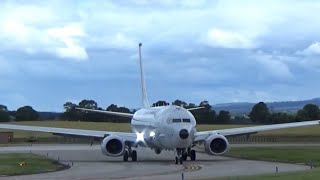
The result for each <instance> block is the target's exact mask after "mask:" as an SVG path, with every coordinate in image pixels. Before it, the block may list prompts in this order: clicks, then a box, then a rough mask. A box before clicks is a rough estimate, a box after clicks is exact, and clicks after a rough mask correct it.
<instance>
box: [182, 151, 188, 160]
mask: <svg viewBox="0 0 320 180" xmlns="http://www.w3.org/2000/svg"><path fill="white" fill-rule="evenodd" d="M182 157H183V160H184V161H186V160H187V158H188V154H187V153H186V152H185V153H183V154H182Z"/></svg>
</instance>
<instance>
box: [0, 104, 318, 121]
mask: <svg viewBox="0 0 320 180" xmlns="http://www.w3.org/2000/svg"><path fill="white" fill-rule="evenodd" d="M170 104H172V105H176V106H181V107H184V108H186V109H189V108H195V107H204V108H202V109H198V110H194V111H191V113H192V114H193V115H194V116H195V118H196V120H197V123H198V124H231V123H232V124H241V123H246V124H250V123H255V124H278V123H289V122H299V121H309V120H316V119H320V110H319V107H318V106H317V105H315V104H307V105H305V106H304V107H303V109H301V110H299V111H297V113H290V114H288V113H285V112H271V111H270V110H269V108H268V106H267V105H266V104H265V103H264V102H259V103H257V104H255V105H254V106H253V108H252V110H251V112H250V113H249V114H248V115H245V114H244V115H242V116H235V117H231V114H230V112H228V111H224V110H221V111H219V112H218V113H217V112H216V111H215V110H213V109H212V106H211V105H210V104H209V102H208V101H202V102H200V103H199V104H198V105H196V104H194V103H187V102H185V101H182V100H175V101H173V102H172V103H168V102H166V101H163V100H160V101H157V102H155V103H153V104H152V106H166V105H170ZM75 107H81V108H88V109H96V110H107V111H113V112H124V113H134V112H135V111H136V110H135V109H133V110H130V109H128V108H126V107H123V106H117V105H115V104H111V105H109V106H108V107H106V108H105V109H103V108H101V107H99V106H98V103H97V102H95V101H94V100H86V99H84V100H82V101H80V102H79V103H78V104H74V103H72V102H66V103H64V105H63V108H64V110H65V111H64V112H63V113H50V112H46V113H44V114H43V113H42V114H41V112H40V113H39V112H37V111H36V110H34V109H33V108H32V107H31V106H23V107H20V108H18V109H17V110H16V111H8V109H7V107H6V106H5V105H1V104H0V122H8V121H12V120H15V121H34V120H53V119H59V120H67V121H95V122H123V123H127V122H130V119H129V118H125V117H118V116H112V115H107V114H101V113H86V112H83V111H79V110H76V109H75ZM39 114H40V115H39ZM40 116H41V117H40Z"/></svg>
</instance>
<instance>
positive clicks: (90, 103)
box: [79, 99, 98, 109]
mask: <svg viewBox="0 0 320 180" xmlns="http://www.w3.org/2000/svg"><path fill="white" fill-rule="evenodd" d="M79 107H81V108H86V109H98V103H96V102H95V101H94V100H86V99H84V100H82V101H81V102H79Z"/></svg>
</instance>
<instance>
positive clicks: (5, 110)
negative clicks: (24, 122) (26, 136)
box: [0, 104, 10, 122]
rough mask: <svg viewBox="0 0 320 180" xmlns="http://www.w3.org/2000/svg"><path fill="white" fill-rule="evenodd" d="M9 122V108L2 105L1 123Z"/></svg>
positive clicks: (0, 106) (0, 110) (0, 112)
mask: <svg viewBox="0 0 320 180" xmlns="http://www.w3.org/2000/svg"><path fill="white" fill-rule="evenodd" d="M8 121H10V115H9V112H8V108H7V106H5V105H2V104H0V122H8Z"/></svg>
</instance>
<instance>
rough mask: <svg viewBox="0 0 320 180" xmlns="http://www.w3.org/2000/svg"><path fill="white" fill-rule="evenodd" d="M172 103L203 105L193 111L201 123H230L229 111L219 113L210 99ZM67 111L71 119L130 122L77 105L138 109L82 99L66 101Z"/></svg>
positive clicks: (116, 110) (161, 103)
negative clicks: (104, 104)
mask: <svg viewBox="0 0 320 180" xmlns="http://www.w3.org/2000/svg"><path fill="white" fill-rule="evenodd" d="M169 104H170V103H168V102H166V101H157V102H155V103H153V104H152V106H166V105H169ZM171 104H172V105H177V106H182V107H184V108H187V109H188V108H195V107H199V106H202V107H204V108H203V109H199V110H194V111H192V113H193V115H194V116H195V118H196V119H197V122H198V123H199V124H219V123H220V124H225V123H229V122H230V119H231V116H230V113H229V112H228V111H220V112H219V113H218V114H217V113H216V112H215V111H214V110H213V109H212V107H211V105H210V104H209V102H208V101H202V102H201V103H200V104H199V105H196V104H193V103H186V102H184V101H181V100H175V101H174V102H172V103H171ZM63 107H64V109H65V112H64V113H63V117H62V118H63V119H64V120H69V121H78V120H81V121H102V122H130V119H128V118H121V117H117V116H112V115H106V114H101V113H86V112H81V111H78V110H76V109H75V107H81V108H88V109H96V110H107V111H114V112H124V113H134V112H135V111H136V110H132V111H130V110H129V109H128V108H126V107H118V106H117V105H115V104H111V105H110V106H108V107H107V108H105V109H103V108H101V107H99V106H98V103H97V102H95V101H94V100H86V99H84V100H82V101H81V102H79V103H78V104H74V103H72V102H66V103H65V104H64V105H63Z"/></svg>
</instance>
